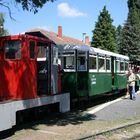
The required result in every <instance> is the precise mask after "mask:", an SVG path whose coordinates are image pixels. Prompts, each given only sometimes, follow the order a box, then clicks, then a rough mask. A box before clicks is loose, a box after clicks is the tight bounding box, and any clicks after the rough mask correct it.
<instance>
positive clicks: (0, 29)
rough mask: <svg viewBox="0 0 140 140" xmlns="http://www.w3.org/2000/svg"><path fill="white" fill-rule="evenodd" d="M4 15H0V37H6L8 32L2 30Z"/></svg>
mask: <svg viewBox="0 0 140 140" xmlns="http://www.w3.org/2000/svg"><path fill="white" fill-rule="evenodd" d="M4 22H5V20H4V15H3V13H0V36H4V35H8V31H7V30H6V29H4Z"/></svg>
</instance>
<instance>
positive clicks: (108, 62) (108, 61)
mask: <svg viewBox="0 0 140 140" xmlns="http://www.w3.org/2000/svg"><path fill="white" fill-rule="evenodd" d="M106 70H107V71H110V70H111V65H110V59H109V58H107V59H106Z"/></svg>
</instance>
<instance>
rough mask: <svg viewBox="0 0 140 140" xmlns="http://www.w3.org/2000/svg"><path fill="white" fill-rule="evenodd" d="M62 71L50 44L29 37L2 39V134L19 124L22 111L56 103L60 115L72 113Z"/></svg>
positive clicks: (0, 121) (55, 50)
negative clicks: (62, 89)
mask: <svg viewBox="0 0 140 140" xmlns="http://www.w3.org/2000/svg"><path fill="white" fill-rule="evenodd" d="M59 70H60V69H59V65H58V49H57V47H56V45H55V44H54V43H53V42H52V41H51V40H49V39H47V38H41V37H37V36H31V35H28V34H22V35H15V36H5V37H0V114H1V115H0V124H1V125H0V131H2V130H5V129H8V128H11V127H12V126H13V125H15V124H16V112H17V111H20V110H25V109H28V108H33V107H37V106H43V105H47V104H53V103H56V102H59V103H60V104H59V107H60V111H61V112H65V111H68V110H69V94H68V93H65V94H64V93H63V94H62V93H61V84H60V82H61V76H60V72H59Z"/></svg>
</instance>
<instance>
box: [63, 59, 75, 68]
mask: <svg viewBox="0 0 140 140" xmlns="http://www.w3.org/2000/svg"><path fill="white" fill-rule="evenodd" d="M64 69H74V57H73V56H67V57H64Z"/></svg>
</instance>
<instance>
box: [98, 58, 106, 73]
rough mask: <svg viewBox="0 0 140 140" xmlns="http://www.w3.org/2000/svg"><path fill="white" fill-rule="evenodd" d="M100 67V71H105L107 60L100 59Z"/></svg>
mask: <svg viewBox="0 0 140 140" xmlns="http://www.w3.org/2000/svg"><path fill="white" fill-rule="evenodd" d="M98 64H99V65H98V66H99V71H100V70H105V60H104V59H103V58H99V59H98Z"/></svg>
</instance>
